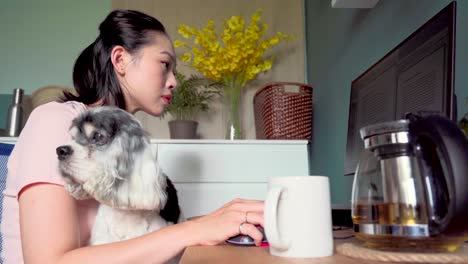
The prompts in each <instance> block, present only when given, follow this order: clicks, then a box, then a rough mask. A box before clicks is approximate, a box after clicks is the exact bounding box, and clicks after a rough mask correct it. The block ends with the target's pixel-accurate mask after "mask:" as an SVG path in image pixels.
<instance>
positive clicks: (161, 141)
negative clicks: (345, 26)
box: [0, 137, 308, 145]
mask: <svg viewBox="0 0 468 264" xmlns="http://www.w3.org/2000/svg"><path fill="white" fill-rule="evenodd" d="M16 139H17V138H16V137H0V142H6V143H7V142H11V143H15V142H16ZM151 143H153V144H259V145H260V144H270V145H307V143H308V141H307V140H255V139H245V140H225V139H155V138H152V139H151Z"/></svg>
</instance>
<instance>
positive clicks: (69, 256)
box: [19, 184, 263, 264]
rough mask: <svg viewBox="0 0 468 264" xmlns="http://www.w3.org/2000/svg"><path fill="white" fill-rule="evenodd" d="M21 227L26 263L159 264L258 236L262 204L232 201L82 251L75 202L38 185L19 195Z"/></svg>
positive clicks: (57, 189) (56, 189)
mask: <svg viewBox="0 0 468 264" xmlns="http://www.w3.org/2000/svg"><path fill="white" fill-rule="evenodd" d="M19 203H20V225H21V238H22V244H23V255H24V260H25V263H27V264H31V263H34V264H36V263H38V264H41V263H44V264H55V263H57V264H58V263H148V262H151V263H163V262H166V261H167V260H169V259H171V258H172V257H174V256H176V255H177V254H179V253H180V252H182V251H183V250H184V249H185V247H187V246H190V245H214V244H219V243H221V242H223V241H224V240H226V239H227V238H229V237H230V236H234V235H237V234H238V233H239V231H238V230H239V229H238V228H239V224H240V223H242V222H244V221H245V213H246V212H249V213H248V222H249V223H250V224H248V225H243V232H245V234H248V235H250V236H251V237H254V239H255V240H256V242H257V244H259V243H260V241H261V234H260V232H258V230H256V228H255V227H254V226H253V225H254V224H263V202H259V201H247V200H240V199H237V200H234V201H233V202H230V203H228V204H226V205H225V206H224V207H222V208H220V209H219V210H217V211H215V212H213V213H211V214H209V215H206V216H202V217H199V218H197V219H196V220H193V221H186V222H183V223H180V224H177V225H172V226H169V227H166V228H163V229H160V230H158V231H155V232H152V233H150V234H148V235H145V236H141V237H138V238H134V239H130V240H126V241H121V242H116V243H111V244H107V245H99V246H88V247H80V246H82V245H80V242H79V241H80V237H79V222H78V215H77V212H78V210H77V205H76V201H75V200H74V199H73V198H72V197H70V196H69V194H68V193H67V191H66V190H65V189H64V188H63V187H62V186H60V185H54V184H38V185H35V186H32V187H30V188H27V189H26V190H25V191H23V192H22V194H21V196H20V199H19Z"/></svg>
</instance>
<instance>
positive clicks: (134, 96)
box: [119, 33, 177, 116]
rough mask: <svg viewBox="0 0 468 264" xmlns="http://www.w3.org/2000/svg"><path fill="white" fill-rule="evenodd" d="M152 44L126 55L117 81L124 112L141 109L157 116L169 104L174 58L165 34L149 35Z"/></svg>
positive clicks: (173, 87)
mask: <svg viewBox="0 0 468 264" xmlns="http://www.w3.org/2000/svg"><path fill="white" fill-rule="evenodd" d="M153 37H154V40H153V42H152V44H149V45H146V46H144V47H143V48H141V49H140V50H139V51H138V52H137V53H136V54H133V55H130V56H129V58H130V59H129V62H128V63H127V64H126V65H125V67H124V71H123V74H122V76H121V78H119V79H120V82H121V86H122V92H123V93H124V96H125V103H126V105H127V109H126V110H127V111H128V112H130V113H135V112H137V111H144V112H146V113H148V114H150V115H153V116H158V115H160V114H161V113H162V112H163V111H164V107H166V106H167V105H169V103H170V101H171V97H172V91H173V90H174V89H175V88H176V86H177V80H176V78H175V67H176V57H175V51H174V47H173V45H172V42H171V40H170V39H169V37H168V36H166V35H165V34H162V33H155V34H153Z"/></svg>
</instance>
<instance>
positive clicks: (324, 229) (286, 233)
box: [264, 176, 333, 258]
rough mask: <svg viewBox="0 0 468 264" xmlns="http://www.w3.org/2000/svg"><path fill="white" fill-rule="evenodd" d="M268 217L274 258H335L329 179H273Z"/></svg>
mask: <svg viewBox="0 0 468 264" xmlns="http://www.w3.org/2000/svg"><path fill="white" fill-rule="evenodd" d="M264 214H265V234H266V237H267V239H268V242H269V244H270V254H272V255H275V256H281V257H297V258H314V257H326V256H331V255H333V233H332V232H333V231H332V221H331V205H330V183H329V180H328V177H325V176H289V177H272V178H270V180H269V182H268V194H267V198H266V201H265V212H264Z"/></svg>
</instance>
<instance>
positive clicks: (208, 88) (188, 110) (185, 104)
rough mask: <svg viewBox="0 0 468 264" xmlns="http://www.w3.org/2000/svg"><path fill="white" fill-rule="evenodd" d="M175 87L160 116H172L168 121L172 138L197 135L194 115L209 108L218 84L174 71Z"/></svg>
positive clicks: (189, 137) (217, 93) (186, 137)
mask: <svg viewBox="0 0 468 264" xmlns="http://www.w3.org/2000/svg"><path fill="white" fill-rule="evenodd" d="M176 79H177V83H178V84H179V85H178V87H177V89H175V90H174V92H173V94H172V99H171V103H170V104H169V105H168V106H167V107H166V109H165V110H164V112H163V114H162V116H161V117H164V116H165V115H166V114H170V115H171V116H172V120H170V121H169V122H168V125H169V133H170V137H171V138H172V139H193V138H196V136H197V127H198V122H197V121H195V117H196V116H197V115H198V114H199V113H200V112H206V111H208V110H209V103H210V102H211V101H212V100H213V99H214V98H215V97H216V96H217V95H219V94H220V92H219V87H218V84H217V83H215V82H213V81H210V80H208V79H207V78H205V77H200V76H197V75H191V76H190V77H188V78H187V77H186V76H185V75H184V74H182V73H179V72H178V73H176Z"/></svg>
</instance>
